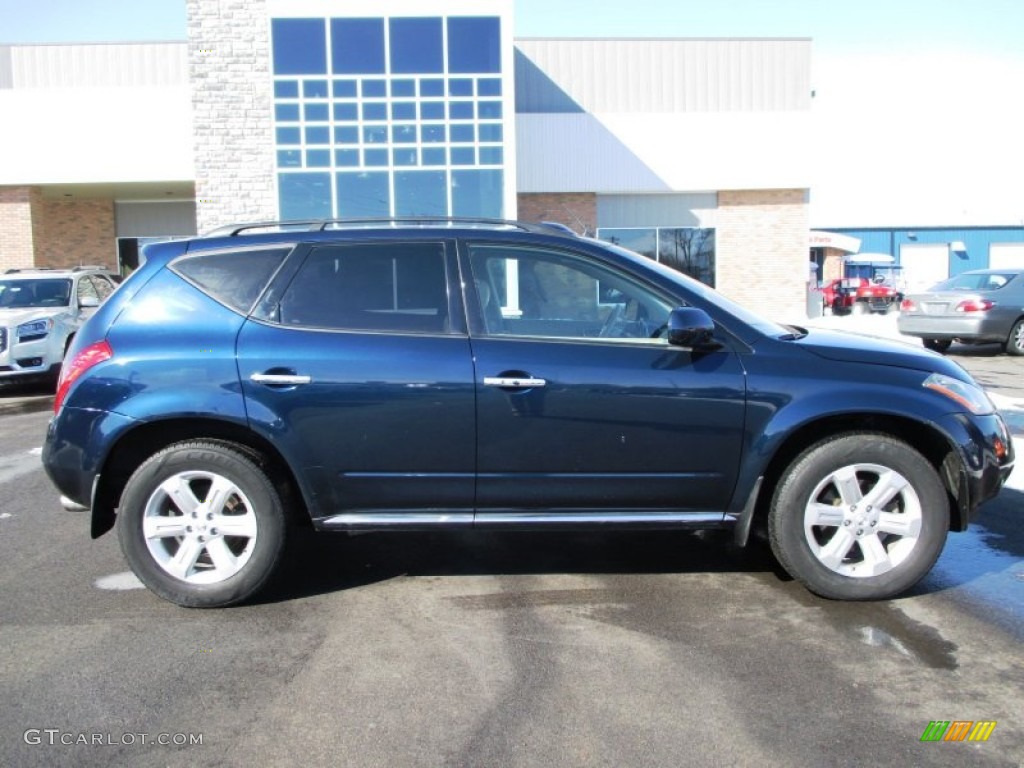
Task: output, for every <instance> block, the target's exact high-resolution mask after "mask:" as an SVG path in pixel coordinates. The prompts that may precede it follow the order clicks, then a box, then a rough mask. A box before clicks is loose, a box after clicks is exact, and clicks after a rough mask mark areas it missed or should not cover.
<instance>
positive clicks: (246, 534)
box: [117, 441, 287, 608]
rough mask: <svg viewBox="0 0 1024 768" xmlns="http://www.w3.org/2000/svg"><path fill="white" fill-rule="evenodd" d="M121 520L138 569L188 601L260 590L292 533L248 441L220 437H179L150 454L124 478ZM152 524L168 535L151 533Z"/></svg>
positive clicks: (232, 599)
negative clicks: (225, 440) (247, 449)
mask: <svg viewBox="0 0 1024 768" xmlns="http://www.w3.org/2000/svg"><path fill="white" fill-rule="evenodd" d="M175 479H176V480H177V482H176V484H174V485H165V483H167V481H170V480H175ZM168 488H172V489H173V493H172V492H169V491H168ZM215 489H216V492H215ZM211 502H212V506H211V507H209V508H208V507H207V506H206V505H208V504H210V503H211ZM197 503H198V507H196V504H197ZM147 520H148V521H149V522H148V523H147V522H146V521H147ZM117 523H118V526H117V527H118V538H119V539H120V542H121V550H122V551H123V552H124V556H125V558H126V559H127V560H128V563H129V565H130V566H131V569H132V571H134V573H135V575H136V576H138V577H139V579H140V580H141V581H142V583H143V584H145V585H146V586H147V587H149V589H151V590H152V591H153V592H155V593H156V594H157V595H159V596H160V597H162V598H163V599H165V600H169V601H170V602H172V603H176V604H178V605H181V606H185V607H188V608H217V607H222V606H227V605H234V604H235V603H239V602H241V601H243V600H245V599H247V598H249V597H251V596H252V595H254V594H255V593H256V592H258V591H259V590H260V589H261V588H262V587H263V586H264V585H265V584H266V583H267V581H268V580H269V579H270V577H271V576H272V575H273V573H274V571H275V570H276V569H277V566H278V564H279V562H280V560H281V555H282V552H283V550H284V545H285V540H286V538H287V519H286V515H285V510H284V507H283V505H282V504H281V498H280V496H279V494H278V492H277V490H276V489H275V487H274V485H273V484H272V483H271V481H270V480H269V479H268V477H267V475H266V474H265V473H264V472H263V470H262V469H260V468H259V467H258V466H257V465H256V464H255V463H254V462H253V461H252V460H251V458H250V457H249V456H247V455H246V452H245V451H244V450H243V449H241V448H240V447H238V448H236V447H234V446H231V445H230V444H227V443H223V442H219V441H209V442H206V441H193V442H185V443H177V444H175V445H171V446H168V447H167V448H165V449H163V450H162V451H160V452H158V453H156V454H154V455H152V456H150V457H149V458H148V459H147V460H146V461H145V462H143V464H142V465H141V466H140V467H139V468H138V469H137V470H136V471H135V473H134V474H133V475H132V476H131V479H129V481H128V484H127V485H126V486H125V489H124V493H123V495H122V497H121V505H120V508H119V509H118V515H117ZM147 528H148V530H149V532H150V533H151V534H153V533H156V532H157V529H160V530H161V532H162V535H160V536H156V535H152V536H150V538H148V539H147V537H146V535H145V534H144V531H145V530H146V529H147ZM226 531H233V533H227V532H226Z"/></svg>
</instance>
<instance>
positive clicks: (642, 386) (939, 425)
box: [43, 220, 1014, 606]
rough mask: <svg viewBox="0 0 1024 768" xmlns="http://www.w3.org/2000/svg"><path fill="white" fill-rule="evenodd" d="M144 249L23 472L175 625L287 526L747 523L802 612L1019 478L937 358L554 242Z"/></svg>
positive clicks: (244, 240) (369, 228)
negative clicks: (157, 599) (78, 521)
mask: <svg viewBox="0 0 1024 768" xmlns="http://www.w3.org/2000/svg"><path fill="white" fill-rule="evenodd" d="M146 255H147V259H146V262H145V264H144V265H143V266H142V267H141V268H140V269H139V270H138V271H136V272H135V273H134V274H132V275H131V276H130V277H129V278H128V279H127V280H126V281H125V282H124V283H123V284H122V286H121V287H120V288H119V289H118V291H117V293H116V294H114V296H113V297H112V298H111V299H110V300H109V301H108V302H107V303H106V304H105V305H104V306H103V307H101V308H100V310H99V311H98V312H97V313H96V315H95V316H94V317H93V318H91V319H90V320H89V322H87V323H86V325H85V327H84V328H83V329H82V330H81V331H80V332H79V334H78V335H77V336H76V337H75V340H74V342H73V343H72V346H71V349H70V351H69V357H68V360H67V362H66V363H65V365H64V368H63V370H62V373H61V379H60V383H59V387H58V392H57V396H56V399H55V403H54V410H55V416H54V418H53V420H52V421H51V423H50V426H49V429H48V432H47V436H46V441H45V445H44V449H43V463H44V466H45V467H46V471H47V472H48V473H49V476H50V477H51V479H52V480H53V482H54V483H55V484H56V486H57V487H58V488H59V490H60V492H61V494H63V495H64V497H65V499H64V501H65V504H66V505H67V506H69V507H73V506H76V505H80V506H81V507H87V508H89V509H90V510H91V512H90V514H91V521H92V523H91V524H92V532H93V535H94V536H99V535H101V534H103V533H104V532H106V531H107V530H109V529H111V528H113V527H114V525H115V521H116V527H117V529H118V536H119V539H120V543H121V547H122V550H123V552H124V555H125V557H126V559H127V561H128V563H129V564H130V566H131V568H132V570H133V571H134V572H135V573H136V574H137V575H138V577H139V579H141V580H142V582H143V583H144V584H146V586H148V587H149V588H150V589H151V590H153V592H155V593H156V594H158V595H160V596H161V597H163V598H166V599H167V600H170V601H173V602H175V603H178V604H180V605H184V606H223V605H229V604H232V603H237V602H239V601H242V600H245V599H246V598H249V597H250V596H252V595H254V594H256V593H257V592H258V591H259V590H260V589H261V588H262V587H263V586H264V584H265V583H266V582H267V580H268V579H269V578H270V577H271V575H272V573H273V572H274V571H275V569H276V568H277V566H278V563H279V562H280V561H281V559H282V557H283V556H284V555H283V553H284V552H285V543H286V540H287V537H288V531H289V529H290V527H291V526H293V525H303V524H304V525H306V526H312V527H313V528H315V529H316V530H318V531H342V532H349V533H354V532H366V531H408V530H424V529H470V528H475V529H479V530H494V529H500V530H521V529H553V530H562V529H566V528H599V529H601V530H615V529H636V528H658V529H679V528H682V529H696V528H718V529H728V530H731V531H732V532H733V535H734V537H735V540H736V542H737V543H739V544H741V545H742V544H746V543H747V541H748V540H749V538H750V535H751V532H752V531H758V532H763V534H764V536H765V537H766V538H767V539H768V540H769V541H770V544H771V547H772V549H773V551H774V552H775V554H776V556H777V557H778V559H779V562H780V563H781V564H782V566H783V567H784V568H785V569H786V570H787V571H788V572H789V573H791V574H792V575H793V576H794V577H795V578H796V579H799V580H800V581H801V582H802V583H803V584H805V585H806V586H807V587H808V588H809V589H810V590H812V591H813V592H816V593H818V594H820V595H824V596H826V597H830V598H843V599H854V600H859V599H873V598H885V597H890V596H892V595H895V594H899V593H900V592H903V591H904V590H906V589H908V588H909V587H910V586H911V585H913V584H914V583H916V582H917V581H918V580H919V579H921V577H922V576H923V575H924V574H925V573H927V571H928V570H929V569H930V568H931V567H932V565H933V564H934V562H935V560H936V558H937V557H938V556H939V553H940V552H941V550H942V547H943V544H944V542H945V539H946V534H947V531H949V530H964V529H966V527H967V525H968V523H969V522H970V521H971V520H972V519H973V518H974V516H975V514H976V512H977V510H978V507H979V505H981V504H982V503H983V502H985V501H986V500H987V499H990V498H992V497H993V496H994V495H995V494H996V493H997V492H998V491H999V489H1000V487H1001V486H1002V484H1003V482H1004V481H1005V479H1006V477H1007V476H1008V475H1009V473H1010V471H1011V469H1012V467H1013V462H1014V454H1013V446H1012V442H1011V440H1010V436H1009V433H1008V431H1007V428H1006V425H1005V424H1004V422H1003V420H1002V419H1001V417H1000V416H999V414H998V413H997V412H996V410H995V408H994V407H993V405H992V403H991V402H990V400H989V399H988V397H987V396H986V395H985V393H984V392H983V391H982V389H981V388H980V387H979V386H978V385H977V384H976V383H975V382H974V380H973V379H972V378H971V377H970V375H969V374H967V373H966V372H965V371H964V370H963V369H962V368H961V367H960V366H958V365H956V364H955V363H952V362H949V361H947V360H945V359H944V358H941V357H938V356H936V355H933V354H930V353H928V352H926V351H925V350H914V349H912V348H910V347H908V346H907V345H906V344H901V343H899V342H887V341H883V340H879V339H871V340H867V339H862V338H859V337H856V336H853V335H849V334H843V333H836V332H828V331H808V330H805V329H802V328H798V327H794V326H782V325H777V324H775V323H772V322H769V321H767V320H764V319H761V318H759V317H757V316H755V315H754V314H752V313H751V312H749V311H747V310H746V309H744V308H743V307H741V306H738V305H737V304H735V303H733V302H732V301H730V300H728V299H726V298H725V297H724V296H721V295H720V294H718V293H716V292H715V291H714V290H712V289H711V288H709V287H707V286H706V285H703V284H701V283H698V282H696V281H694V280H692V279H690V278H688V277H686V276H684V275H682V274H680V273H679V272H676V271H674V270H672V269H669V268H668V267H665V266H664V265H660V264H658V263H656V262H653V261H651V260H650V259H647V258H644V257H642V256H639V255H637V254H635V253H632V252H629V251H626V250H624V249H622V248H619V247H616V246H613V245H609V244H606V243H602V242H599V241H597V240H591V239H587V238H583V237H577V236H576V235H574V234H572V233H571V232H565V231H561V230H559V229H556V228H552V227H549V226H544V225H529V224H522V223H515V222H487V221H480V220H473V221H467V222H460V221H454V220H452V221H449V220H445V221H442V222H437V221H433V222H432V221H426V220H412V221H397V220H396V221H391V222H385V223H379V222H362V223H360V222H327V223H323V222H316V223H311V224H308V225H306V224H297V223H293V222H290V223H287V224H281V225H274V226H269V227H268V226H265V225H263V226H255V225H254V226H239V227H235V228H231V229H229V230H227V231H224V232H220V233H217V234H215V235H213V236H208V237H201V238H196V239H192V240H185V241H175V242H169V243H163V244H158V245H153V246H150V247H149V248H148V250H147V253H146Z"/></svg>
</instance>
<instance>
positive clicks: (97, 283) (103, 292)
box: [90, 275, 114, 301]
mask: <svg viewBox="0 0 1024 768" xmlns="http://www.w3.org/2000/svg"><path fill="white" fill-rule="evenodd" d="M90 279H91V280H92V284H93V287H95V288H96V295H97V296H99V298H100V301H103V300H104V299H106V298H107V296H109V295H110V294H112V293H113V292H114V284H113V283H112V282H110V281H109V280H107V278H105V277H102V276H101V275H92V276H91V277H90Z"/></svg>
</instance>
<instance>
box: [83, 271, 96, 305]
mask: <svg viewBox="0 0 1024 768" xmlns="http://www.w3.org/2000/svg"><path fill="white" fill-rule="evenodd" d="M86 297H89V298H93V299H97V300H99V298H100V297H99V294H98V293H96V286H94V285H93V284H92V280H90V279H89V276H88V275H82V277H80V278H79V279H78V300H79V301H81V300H82V299H84V298H86Z"/></svg>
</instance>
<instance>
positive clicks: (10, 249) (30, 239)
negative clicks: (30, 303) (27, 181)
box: [0, 187, 40, 272]
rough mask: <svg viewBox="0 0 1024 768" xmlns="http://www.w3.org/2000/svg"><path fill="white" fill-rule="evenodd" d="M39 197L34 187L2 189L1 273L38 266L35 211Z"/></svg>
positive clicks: (0, 226) (0, 197)
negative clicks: (7, 270) (12, 269)
mask: <svg viewBox="0 0 1024 768" xmlns="http://www.w3.org/2000/svg"><path fill="white" fill-rule="evenodd" d="M39 198H40V195H39V191H38V190H37V189H33V188H31V187H0V272H3V271H4V270H5V269H11V268H13V267H31V266H33V265H34V263H35V261H34V259H35V232H34V228H33V221H32V212H33V202H35V201H38V200H39Z"/></svg>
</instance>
